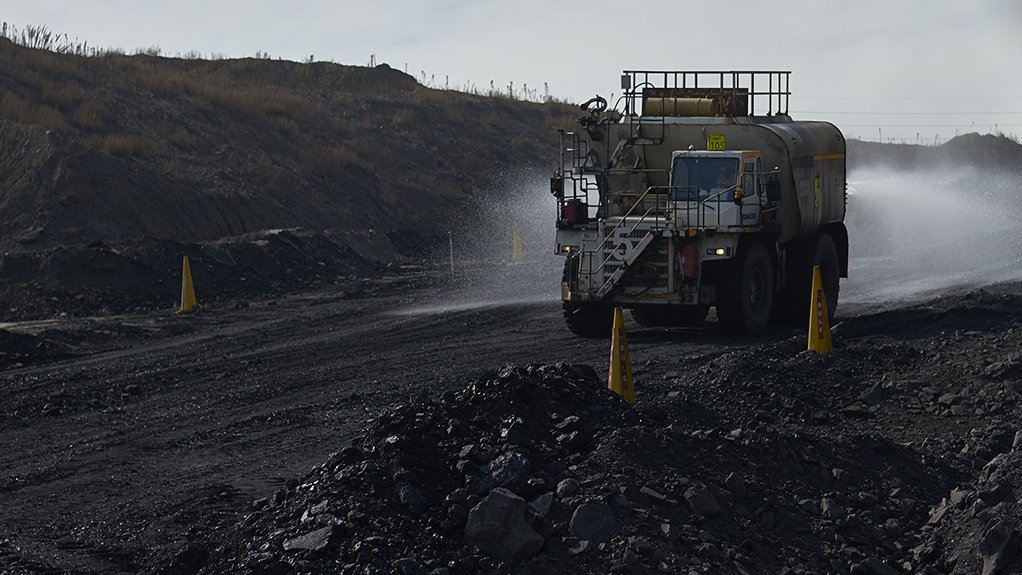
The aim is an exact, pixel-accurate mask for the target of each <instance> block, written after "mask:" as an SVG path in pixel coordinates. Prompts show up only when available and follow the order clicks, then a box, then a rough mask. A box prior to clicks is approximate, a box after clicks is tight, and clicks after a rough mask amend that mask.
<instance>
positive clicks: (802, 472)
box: [169, 292, 1022, 575]
mask: <svg viewBox="0 0 1022 575" xmlns="http://www.w3.org/2000/svg"><path fill="white" fill-rule="evenodd" d="M1020 309H1022V299H1020V298H1019V296H1017V295H1012V296H1007V295H995V294H990V293H986V292H974V293H970V294H966V295H965V296H963V297H960V298H957V299H953V300H950V299H949V300H948V301H941V300H938V301H936V302H935V303H932V304H927V305H926V306H920V307H917V308H914V309H907V310H903V311H898V312H892V313H890V314H885V313H882V314H877V315H874V316H866V317H863V318H853V319H852V320H849V321H847V322H846V323H844V324H842V325H840V326H837V327H836V328H835V329H836V331H837V332H838V333H840V334H843V335H841V337H840V338H839V342H840V346H839V347H838V348H837V349H835V350H834V351H833V352H832V353H831V354H828V355H824V356H819V355H816V354H815V353H811V352H805V351H803V349H804V346H805V341H804V338H802V337H800V336H792V337H790V338H781V339H775V340H772V341H768V342H765V343H763V342H761V343H755V344H750V345H749V346H748V347H747V348H744V349H738V350H733V351H729V352H726V353H719V354H715V355H704V356H698V357H684V356H683V355H682V356H681V357H678V358H664V360H663V361H662V362H658V361H655V360H650V361H647V362H646V363H645V364H644V365H639V366H636V371H637V376H638V378H639V381H640V383H639V387H638V390H639V391H638V396H639V403H638V404H637V405H636V406H630V405H628V404H626V403H624V402H623V401H622V400H621V399H620V398H618V397H617V396H615V395H613V394H610V393H609V392H607V391H606V390H605V389H604V386H605V382H604V381H602V380H601V377H600V376H599V375H598V374H597V373H596V371H595V370H594V369H592V368H590V367H587V366H580V365H579V366H572V365H568V364H564V363H561V364H557V365H553V366H544V365H528V366H525V367H510V366H509V367H505V368H502V369H500V370H499V371H494V372H492V373H489V374H487V375H486V376H484V377H482V378H480V379H478V380H476V381H473V382H471V383H469V384H468V385H467V386H466V387H464V388H463V389H460V390H458V391H451V392H448V393H446V394H444V395H443V396H442V397H439V398H432V399H431V398H429V397H422V396H420V397H416V398H414V401H413V402H410V403H408V404H406V405H401V406H400V407H396V408H393V409H389V410H387V411H385V412H384V413H383V414H382V415H380V416H379V417H378V418H377V419H375V420H374V421H372V422H371V424H370V426H369V427H368V431H367V432H366V433H365V435H364V436H362V437H359V438H358V439H356V440H354V441H352V442H351V444H350V445H349V446H347V447H345V448H344V449H342V450H341V451H340V452H338V453H337V454H335V455H334V456H332V457H331V458H330V460H329V461H328V462H326V463H324V464H322V465H321V466H319V467H317V468H316V469H314V470H312V472H310V473H309V474H308V475H306V476H305V477H303V478H301V479H299V480H294V481H292V482H290V483H289V484H288V485H287V486H286V488H284V489H281V490H279V491H278V492H276V493H275V494H274V495H273V496H272V497H271V498H267V499H265V500H260V501H256V502H255V503H254V506H253V508H252V509H251V510H250V512H248V514H247V515H246V516H245V517H244V518H243V519H242V520H241V521H240V522H239V523H238V524H237V525H234V526H231V527H228V528H223V529H214V530H211V531H209V532H207V533H205V534H204V535H201V536H196V537H195V539H194V541H193V542H192V545H191V546H190V547H189V548H188V549H187V550H186V552H185V553H183V554H182V555H181V556H179V557H178V558H177V559H175V561H176V563H173V562H171V563H169V565H176V566H177V567H176V568H181V569H185V567H184V566H188V567H187V569H191V570H192V571H194V570H198V571H199V572H201V573H208V574H220V573H251V574H270V573H345V574H347V573H402V574H431V575H443V574H489V573H493V574H503V573H514V574H526V573H561V572H571V573H608V572H611V573H737V574H747V573H790V574H811V573H844V574H885V575H886V574H897V573H980V572H983V573H1018V572H1022V563H1020V562H1019V561H1015V560H1014V558H1015V556H1016V551H1017V547H1018V539H1019V536H1018V533H1019V530H1020V527H1022V520H1020V519H1019V517H1020V514H1019V509H1018V494H1019V493H1022V471H1020V467H1019V463H1020V460H1019V458H1020V457H1022V455H1020V453H1022V451H1020V449H1022V433H1020V432H1019V425H1018V421H1019V415H1022V404H1020V397H1019V396H1020V391H1022V381H1020V373H1019V371H1018V350H1019V349H1020V343H1022V323H1020V322H1019V321H1018V320H1017V319H1015V318H1017V317H1019V314H1018V312H1019V311H1020ZM183 572H190V571H187V570H186V571H183Z"/></svg>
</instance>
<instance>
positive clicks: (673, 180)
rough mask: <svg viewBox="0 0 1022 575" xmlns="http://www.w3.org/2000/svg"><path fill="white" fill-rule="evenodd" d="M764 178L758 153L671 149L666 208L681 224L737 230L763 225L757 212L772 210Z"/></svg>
mask: <svg viewBox="0 0 1022 575" xmlns="http://www.w3.org/2000/svg"><path fill="white" fill-rule="evenodd" d="M765 176H766V174H764V172H763V160H762V157H761V154H760V152H758V151H754V150H736V151H694V150H685V151H675V152H674V153H673V154H672V155H671V173H670V185H669V188H670V189H669V192H668V210H669V212H670V213H672V214H678V217H679V218H680V219H679V220H678V221H676V224H677V225H680V226H689V225H691V226H692V227H697V228H698V227H706V226H707V225H711V224H712V225H713V226H714V227H723V228H736V227H746V226H754V225H759V224H761V223H765V222H762V221H761V220H762V218H761V214H769V213H770V211H769V208H770V207H771V205H770V204H771V201H770V200H769V198H767V197H766V185H765V183H764V178H765ZM761 194H762V195H761ZM764 208H766V210H764ZM693 216H694V217H693Z"/></svg>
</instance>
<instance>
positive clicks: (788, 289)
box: [550, 70, 848, 337]
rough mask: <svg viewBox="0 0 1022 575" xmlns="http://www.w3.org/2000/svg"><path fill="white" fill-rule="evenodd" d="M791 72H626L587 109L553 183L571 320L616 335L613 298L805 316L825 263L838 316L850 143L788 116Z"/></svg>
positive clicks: (638, 314) (646, 315)
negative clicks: (816, 273)
mask: <svg viewBox="0 0 1022 575" xmlns="http://www.w3.org/2000/svg"><path fill="white" fill-rule="evenodd" d="M790 75H791V73H790V72H774V71H765V72H760V71H755V72H752V71H726V72H721V71H694V72H693V71H648V70H626V71H625V72H624V73H623V74H622V76H621V89H622V91H623V93H622V95H621V97H620V98H619V99H618V100H617V101H616V102H615V103H614V105H613V106H608V103H607V101H606V100H605V99H603V98H601V97H599V96H597V97H595V98H593V99H591V100H589V101H588V102H586V103H584V104H582V105H581V108H582V110H583V111H584V114H583V116H582V117H581V118H579V121H578V124H579V128H578V129H576V130H574V131H561V133H560V141H561V145H560V150H561V151H560V167H559V169H558V170H557V171H556V173H555V174H554V176H553V178H552V179H551V182H550V189H551V193H553V195H554V197H556V199H557V233H556V245H555V250H556V252H557V254H559V255H561V256H564V257H565V258H566V260H565V265H564V275H563V278H562V283H561V299H562V301H563V307H564V318H565V320H566V322H567V324H568V327H569V329H571V331H573V332H574V333H576V334H578V335H580V336H585V337H605V336H609V334H610V332H611V324H612V321H613V319H612V318H613V310H614V308H615V307H622V308H626V309H628V310H630V312H631V315H632V317H633V318H634V319H635V321H636V322H637V323H638V324H639V325H641V326H691V325H699V324H702V323H704V322H706V321H707V318H708V316H710V310H711V308H713V309H715V310H716V317H717V322H718V323H719V324H720V325H722V326H724V327H726V328H728V329H730V330H735V331H740V332H751V333H755V332H760V331H763V330H764V329H766V328H767V326H768V325H769V323H770V322H771V321H773V320H778V319H783V318H790V319H797V320H806V319H808V317H809V301H810V291H811V284H812V273H813V272H812V270H813V267H814V266H819V267H820V272H821V277H822V283H823V288H824V292H825V294H826V303H827V310H828V313H829V314H831V315H833V313H834V311H835V310H836V309H837V299H838V289H839V281H840V278H842V277H848V231H847V228H846V227H845V225H844V216H845V205H846V199H847V198H846V190H845V140H844V136H842V134H841V131H840V130H838V129H837V127H835V126H834V125H833V124H830V123H827V122H813V121H808V122H807V121H796V120H793V119H792V118H791V117H790V116H789V115H788V100H789V97H790V95H791V92H790V89H789V80H790Z"/></svg>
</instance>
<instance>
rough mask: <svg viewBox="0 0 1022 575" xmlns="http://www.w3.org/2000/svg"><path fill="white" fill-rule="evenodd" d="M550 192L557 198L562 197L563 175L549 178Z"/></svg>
mask: <svg viewBox="0 0 1022 575" xmlns="http://www.w3.org/2000/svg"><path fill="white" fill-rule="evenodd" d="M550 193H551V194H553V196H554V197H555V198H557V199H561V198H563V197H564V177H563V176H554V177H552V178H550Z"/></svg>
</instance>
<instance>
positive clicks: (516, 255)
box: [511, 222, 525, 262]
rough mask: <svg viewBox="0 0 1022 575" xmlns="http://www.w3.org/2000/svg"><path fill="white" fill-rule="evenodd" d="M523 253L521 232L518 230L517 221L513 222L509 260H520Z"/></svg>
mask: <svg viewBox="0 0 1022 575" xmlns="http://www.w3.org/2000/svg"><path fill="white" fill-rule="evenodd" d="M524 255H525V254H524V250H523V249H522V234H521V232H520V231H518V222H515V225H514V236H512V238H511V261H513V262H520V261H522V258H523V257H524Z"/></svg>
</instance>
